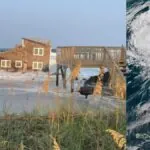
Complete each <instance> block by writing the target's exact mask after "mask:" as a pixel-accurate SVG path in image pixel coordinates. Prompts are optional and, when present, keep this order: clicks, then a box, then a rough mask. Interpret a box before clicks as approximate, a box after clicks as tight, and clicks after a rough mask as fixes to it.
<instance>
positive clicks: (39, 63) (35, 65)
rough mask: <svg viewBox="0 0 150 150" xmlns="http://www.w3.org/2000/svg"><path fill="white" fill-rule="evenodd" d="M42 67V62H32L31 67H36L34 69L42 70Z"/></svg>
mask: <svg viewBox="0 0 150 150" xmlns="http://www.w3.org/2000/svg"><path fill="white" fill-rule="evenodd" d="M42 68H43V62H35V61H34V62H33V63H32V69H36V70H42Z"/></svg>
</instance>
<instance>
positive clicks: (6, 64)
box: [1, 60, 11, 68]
mask: <svg viewBox="0 0 150 150" xmlns="http://www.w3.org/2000/svg"><path fill="white" fill-rule="evenodd" d="M1 68H11V60H1Z"/></svg>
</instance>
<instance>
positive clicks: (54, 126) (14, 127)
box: [0, 109, 126, 150]
mask: <svg viewBox="0 0 150 150" xmlns="http://www.w3.org/2000/svg"><path fill="white" fill-rule="evenodd" d="M0 119H1V120H0V150H1V149H2V150H23V149H24V150H53V141H52V139H51V136H52V137H55V138H56V140H57V143H58V145H59V146H60V149H61V150H117V147H116V145H115V143H114V141H113V139H112V138H111V136H110V135H109V134H108V133H107V132H106V130H107V129H109V128H110V129H114V130H116V131H118V132H120V133H121V134H124V135H125V132H126V117H125V115H124V114H123V113H122V112H121V110H119V111H118V113H116V111H114V112H109V113H104V112H102V111H97V112H94V113H93V112H92V111H87V112H78V113H75V112H74V113H73V112H72V111H67V110H66V109H61V110H60V111H58V112H55V113H52V112H49V113H48V114H47V115H44V116H41V117H40V116H39V114H38V112H35V111H34V112H33V113H32V114H29V113H24V114H21V115H15V114H13V115H8V114H6V115H5V116H4V117H1V118H0Z"/></svg>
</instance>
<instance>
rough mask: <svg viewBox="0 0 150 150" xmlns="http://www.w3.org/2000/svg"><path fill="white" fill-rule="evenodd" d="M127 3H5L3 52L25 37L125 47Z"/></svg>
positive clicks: (0, 26)
mask: <svg viewBox="0 0 150 150" xmlns="http://www.w3.org/2000/svg"><path fill="white" fill-rule="evenodd" d="M125 6H126V1H125V0H113V1H112V0H109V1H108V0H107V1H106V0H103V1H102V0H1V4H0V48H10V47H14V46H15V45H16V44H19V43H20V42H21V38H22V37H36V38H41V39H48V40H51V42H52V46H53V48H56V47H57V46H64V45H70V46H71V45H91V46H92V45H93V46H94V45H97V46H109V45H112V46H121V45H122V44H123V45H125V43H126V16H125V15H126V7H125Z"/></svg>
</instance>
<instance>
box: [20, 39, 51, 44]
mask: <svg viewBox="0 0 150 150" xmlns="http://www.w3.org/2000/svg"><path fill="white" fill-rule="evenodd" d="M22 39H24V40H28V41H31V42H36V43H39V44H44V45H50V44H51V42H50V41H49V40H42V39H38V38H22Z"/></svg>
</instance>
